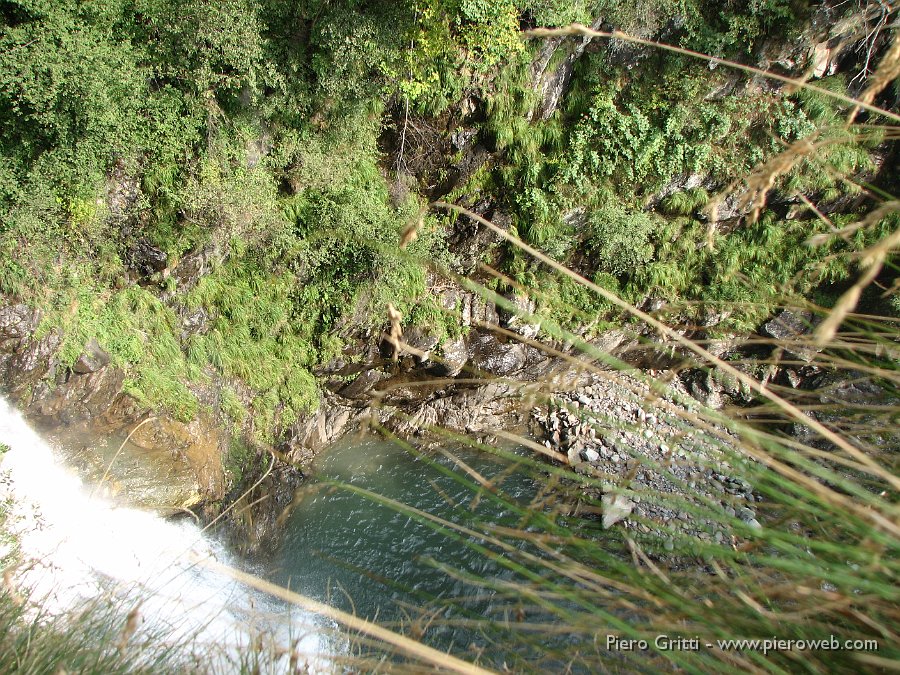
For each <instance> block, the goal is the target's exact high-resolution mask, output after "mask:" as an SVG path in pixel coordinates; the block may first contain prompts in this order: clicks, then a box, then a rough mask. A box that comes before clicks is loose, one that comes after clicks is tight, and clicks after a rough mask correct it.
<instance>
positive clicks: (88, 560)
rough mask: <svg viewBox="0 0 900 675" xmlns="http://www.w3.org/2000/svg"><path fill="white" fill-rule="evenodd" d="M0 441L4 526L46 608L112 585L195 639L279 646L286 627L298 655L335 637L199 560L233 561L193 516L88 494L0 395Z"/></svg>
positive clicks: (324, 650) (227, 648)
mask: <svg viewBox="0 0 900 675" xmlns="http://www.w3.org/2000/svg"><path fill="white" fill-rule="evenodd" d="M0 443H5V444H6V445H8V446H9V448H10V450H9V451H8V452H7V453H6V454H5V455H3V456H2V463H0V472H2V474H3V475H4V478H3V481H4V482H5V483H6V486H4V487H5V488H6V490H5V491H7V492H8V493H9V496H10V497H11V498H12V500H13V506H12V509H11V511H12V512H11V514H10V518H9V522H10V529H12V531H13V533H14V534H15V535H16V537H17V539H18V540H19V544H20V547H21V553H22V558H23V559H24V560H25V561H26V563H28V562H31V561H33V564H32V565H30V566H29V565H28V564H26V565H23V569H24V570H25V571H24V572H22V574H21V578H20V580H19V583H21V584H23V585H24V586H25V587H28V588H31V589H33V593H34V595H33V597H36V598H40V599H42V605H43V607H44V608H45V609H46V610H48V611H50V612H61V611H65V610H67V609H70V608H74V607H77V606H78V604H79V603H81V602H83V601H84V600H86V599H88V598H96V597H99V596H101V595H102V594H109V593H113V594H114V595H117V596H120V597H124V598H128V599H130V600H131V601H133V602H134V603H137V602H140V609H139V612H140V614H141V617H142V618H143V620H144V622H145V625H152V626H153V627H154V629H159V628H163V629H164V630H166V631H167V632H169V633H170V635H171V637H172V638H174V639H175V640H176V641H177V640H178V638H179V637H180V638H183V639H184V638H195V639H196V641H197V642H199V643H200V644H201V645H202V644H207V645H210V646H213V645H215V647H216V649H222V650H223V652H226V653H228V652H230V653H235V651H236V650H239V649H241V648H242V647H244V646H246V645H247V644H248V643H249V641H250V639H251V638H252V636H253V635H256V634H259V633H260V632H266V633H269V634H271V635H273V637H274V639H275V640H276V641H277V642H278V643H280V644H281V645H284V646H287V645H288V644H289V641H290V634H291V632H294V633H296V635H295V637H300V638H301V639H300V640H299V644H298V645H297V649H298V651H299V652H301V653H302V654H305V655H310V656H311V655H325V654H328V653H329V651H332V653H333V650H334V649H335V645H334V644H333V643H332V642H331V640H330V639H329V638H327V637H326V636H325V632H326V631H328V630H329V629H330V628H332V626H330V625H327V624H326V623H325V622H324V621H323V619H322V618H321V617H317V616H314V615H310V614H305V613H302V612H299V611H297V609H296V608H293V611H291V610H290V608H288V607H287V606H285V605H282V604H280V603H279V602H277V601H274V600H271V599H269V598H268V597H267V596H264V595H262V594H259V593H257V592H255V591H253V590H251V589H249V588H247V587H246V586H243V585H241V584H238V583H237V582H235V581H232V580H230V579H227V578H225V577H222V576H220V575H217V574H216V573H214V572H212V571H210V570H208V569H206V568H204V567H202V566H201V565H198V564H197V561H198V560H199V559H202V558H213V559H215V560H218V561H219V562H221V563H224V564H232V565H233V564H234V562H233V561H232V560H231V556H230V555H229V553H228V552H227V551H226V550H225V549H224V547H223V546H222V545H221V544H220V543H219V542H216V541H214V540H212V539H210V538H207V537H205V536H204V535H203V534H202V532H201V531H200V528H199V527H198V526H197V525H196V524H195V523H193V522H190V521H184V520H182V521H180V522H172V521H168V520H164V519H163V518H161V517H159V516H157V515H155V514H153V513H148V512H144V511H139V510H137V509H132V508H124V507H118V506H115V505H114V504H112V503H110V502H108V501H106V500H104V499H101V498H98V497H94V496H92V495H91V494H90V492H89V490H88V489H87V488H86V486H85V485H83V484H82V482H81V480H80V479H79V478H78V477H77V476H76V475H75V474H74V473H73V472H71V471H69V470H67V469H66V468H65V467H64V466H62V465H61V464H60V462H59V461H58V459H57V456H56V453H55V452H54V450H53V448H51V447H50V446H49V445H48V444H47V443H46V442H45V441H44V440H43V439H42V438H41V437H40V436H39V435H38V434H37V433H35V431H34V430H32V429H31V428H30V427H29V426H28V424H27V423H26V422H25V420H24V419H23V418H22V416H21V415H20V414H19V413H18V412H17V411H16V410H14V409H13V408H12V407H11V406H10V405H9V404H8V403H7V402H6V401H5V400H3V399H0ZM128 606H130V605H126V607H128ZM291 623H293V624H294V626H295V628H294V629H293V631H292V630H291V628H290V624H291Z"/></svg>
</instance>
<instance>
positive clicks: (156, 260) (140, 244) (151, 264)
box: [128, 237, 169, 277]
mask: <svg viewBox="0 0 900 675" xmlns="http://www.w3.org/2000/svg"><path fill="white" fill-rule="evenodd" d="M128 261H129V263H130V265H131V268H132V269H133V270H134V271H136V272H137V273H138V274H139V275H140V276H142V277H149V276H152V275H153V274H155V273H156V272H162V271H163V270H164V269H166V266H167V265H168V263H169V256H168V255H166V253H165V251H163V250H161V249H159V248H158V247H156V246H154V245H153V244H151V243H150V241H149V240H147V239H146V238H145V237H141V238H140V239H138V240H137V241H136V242H135V243H134V245H133V246H132V247H131V250H130V251H129V255H128Z"/></svg>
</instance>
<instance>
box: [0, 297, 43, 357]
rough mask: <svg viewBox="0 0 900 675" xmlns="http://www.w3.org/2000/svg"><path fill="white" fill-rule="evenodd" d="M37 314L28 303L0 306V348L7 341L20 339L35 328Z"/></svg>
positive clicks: (37, 318)
mask: <svg viewBox="0 0 900 675" xmlns="http://www.w3.org/2000/svg"><path fill="white" fill-rule="evenodd" d="M38 320H39V315H38V313H37V312H36V311H35V310H32V309H31V308H30V307H29V306H28V305H22V304H18V305H7V306H6V307H0V349H2V348H3V346H4V345H5V344H6V343H7V342H8V341H18V340H22V339H24V338H26V337H28V336H29V335H31V334H32V333H33V332H34V330H35V328H37V324H38Z"/></svg>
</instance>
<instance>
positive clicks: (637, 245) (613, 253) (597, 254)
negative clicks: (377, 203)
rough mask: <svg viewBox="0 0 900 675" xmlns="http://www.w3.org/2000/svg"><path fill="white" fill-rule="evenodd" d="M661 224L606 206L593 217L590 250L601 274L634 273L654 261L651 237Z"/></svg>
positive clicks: (615, 207) (590, 221)
mask: <svg viewBox="0 0 900 675" xmlns="http://www.w3.org/2000/svg"><path fill="white" fill-rule="evenodd" d="M658 225H659V223H658V220H657V219H656V218H654V217H653V216H652V215H650V214H648V213H644V212H634V213H630V212H628V211H627V210H626V209H625V208H624V207H622V206H621V205H620V204H615V203H611V204H607V205H606V206H604V207H602V208H598V209H596V210H594V211H593V212H591V213H590V216H589V219H588V227H589V233H590V235H589V236H590V239H589V240H588V242H589V243H588V246H589V249H590V252H591V260H592V261H593V262H595V263H596V269H597V271H599V272H607V273H609V274H613V275H617V276H618V275H622V274H628V273H633V272H634V271H635V270H637V269H639V268H640V267H641V266H642V265H644V264H645V263H647V262H649V261H650V260H651V259H652V257H653V243H652V242H651V237H652V235H653V232H654V229H655V228H656V227H658Z"/></svg>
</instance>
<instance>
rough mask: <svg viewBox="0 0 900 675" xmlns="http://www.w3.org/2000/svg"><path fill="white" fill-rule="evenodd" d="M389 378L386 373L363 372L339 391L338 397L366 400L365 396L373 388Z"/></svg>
mask: <svg viewBox="0 0 900 675" xmlns="http://www.w3.org/2000/svg"><path fill="white" fill-rule="evenodd" d="M387 377H389V376H388V375H387V374H386V373H384V372H382V371H380V370H375V369H374V368H373V369H371V370H365V371H363V372H362V373H360V374H359V375H358V376H357V377H356V379H355V380H353V382H351V383H350V384H348V385H347V386H346V387H344V388H343V389H341V390H340V392H339V393H340V395H341V396H343V397H344V398H349V399H361V398H366V397H367V394H368V393H369V392H371V391H372V389H374V388H375V385H376V384H378V383H379V382H381V381H382V380H383V379H385V378H387Z"/></svg>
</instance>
